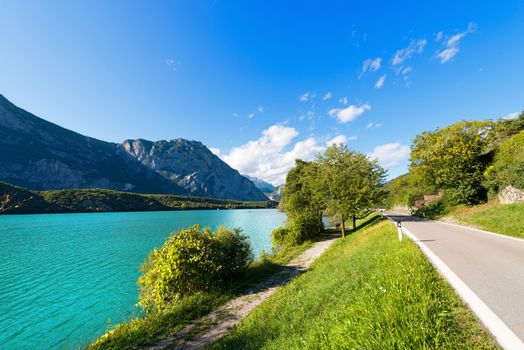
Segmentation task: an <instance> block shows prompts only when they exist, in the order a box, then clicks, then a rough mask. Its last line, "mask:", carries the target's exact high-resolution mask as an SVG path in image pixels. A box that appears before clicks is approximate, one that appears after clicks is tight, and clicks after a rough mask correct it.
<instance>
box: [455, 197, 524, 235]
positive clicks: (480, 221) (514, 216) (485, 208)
mask: <svg viewBox="0 0 524 350" xmlns="http://www.w3.org/2000/svg"><path fill="white" fill-rule="evenodd" d="M448 215H449V216H451V217H452V218H453V219H456V220H457V221H459V222H463V223H466V224H469V225H473V226H475V227H478V228H481V229H483V230H487V231H491V232H497V233H501V234H505V235H508V236H513V237H520V238H524V203H514V204H500V203H488V204H481V205H476V206H473V207H458V208H456V209H455V210H453V211H451V212H450V213H449V214H448Z"/></svg>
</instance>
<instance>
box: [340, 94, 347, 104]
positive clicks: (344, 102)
mask: <svg viewBox="0 0 524 350" xmlns="http://www.w3.org/2000/svg"><path fill="white" fill-rule="evenodd" d="M338 102H340V103H342V104H343V105H347V104H348V98H347V97H346V96H344V97H341V98H340V99H339V100H338Z"/></svg>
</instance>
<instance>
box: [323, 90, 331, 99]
mask: <svg viewBox="0 0 524 350" xmlns="http://www.w3.org/2000/svg"><path fill="white" fill-rule="evenodd" d="M332 97H333V93H332V92H331V91H328V92H327V93H326V94H325V95H324V97H322V100H324V101H327V100H329V99H331V98H332Z"/></svg>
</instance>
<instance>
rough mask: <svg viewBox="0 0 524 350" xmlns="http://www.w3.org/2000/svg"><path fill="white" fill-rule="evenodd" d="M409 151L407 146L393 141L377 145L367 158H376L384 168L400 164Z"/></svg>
mask: <svg viewBox="0 0 524 350" xmlns="http://www.w3.org/2000/svg"><path fill="white" fill-rule="evenodd" d="M409 152H410V149H409V147H408V146H406V145H402V144H400V143H398V142H395V143H387V144H385V145H380V146H377V147H375V149H374V150H373V152H371V153H368V154H367V156H368V158H369V159H378V161H379V162H380V164H381V165H382V166H383V167H384V168H386V169H391V168H396V167H399V166H401V165H402V162H403V161H405V160H406V159H407V158H408V156H409Z"/></svg>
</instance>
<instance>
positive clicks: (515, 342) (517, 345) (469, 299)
mask: <svg viewBox="0 0 524 350" xmlns="http://www.w3.org/2000/svg"><path fill="white" fill-rule="evenodd" d="M387 218H388V219H389V220H391V221H393V220H392V219H391V218H390V217H389V216H387ZM402 232H404V233H405V234H406V236H408V237H409V238H410V239H411V240H412V241H413V242H414V243H416V244H417V245H418V246H419V248H420V250H421V251H422V253H424V255H426V257H427V258H428V259H429V261H431V263H432V264H433V266H434V267H435V268H436V269H437V271H439V272H440V274H441V275H442V276H443V277H444V278H445V279H446V280H447V281H448V283H449V284H450V285H451V286H452V287H453V289H455V291H456V292H457V294H458V295H459V297H460V298H461V299H462V300H463V301H464V302H465V303H466V304H467V305H468V306H469V308H470V309H471V310H472V311H473V312H474V313H475V315H476V316H477V317H478V319H479V320H480V321H481V322H482V324H483V325H484V327H486V328H487V329H488V331H489V332H490V333H491V334H492V335H493V336H494V337H495V339H496V340H497V342H498V343H499V345H500V346H502V348H504V349H508V350H519V349H520V350H522V349H524V343H523V342H522V341H521V340H520V338H519V337H517V336H516V335H515V333H513V331H512V330H511V329H510V328H509V327H508V326H507V325H506V324H505V323H504V322H503V321H502V320H501V319H500V318H499V317H498V316H497V315H496V314H495V313H494V312H493V311H492V310H491V309H490V308H489V307H488V306H487V305H486V304H485V303H484V302H483V301H482V299H480V297H479V296H478V295H477V294H475V292H473V290H471V288H469V287H468V285H467V284H466V283H465V282H464V281H462V279H460V277H459V276H457V274H456V273H454V272H453V271H452V270H451V268H450V267H449V266H448V265H446V263H444V261H442V260H441V259H440V258H439V257H438V256H437V255H436V254H435V253H433V252H432V251H431V249H429V248H428V247H427V246H426V245H425V244H424V243H423V242H421V241H420V240H419V239H418V238H417V236H415V235H414V234H413V233H412V232H411V231H409V230H408V229H407V228H405V227H402Z"/></svg>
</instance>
